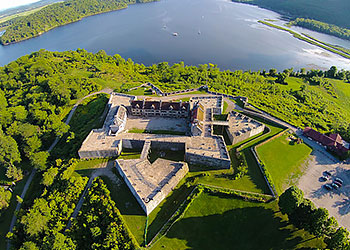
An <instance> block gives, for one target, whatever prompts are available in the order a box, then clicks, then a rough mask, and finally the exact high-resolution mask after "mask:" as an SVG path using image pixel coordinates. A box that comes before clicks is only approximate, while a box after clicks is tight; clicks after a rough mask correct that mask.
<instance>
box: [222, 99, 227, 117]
mask: <svg viewBox="0 0 350 250" xmlns="http://www.w3.org/2000/svg"><path fill="white" fill-rule="evenodd" d="M223 108H224V110H223V111H224V113H225V114H226V110H227V108H228V103H227V102H226V101H224V107H223Z"/></svg>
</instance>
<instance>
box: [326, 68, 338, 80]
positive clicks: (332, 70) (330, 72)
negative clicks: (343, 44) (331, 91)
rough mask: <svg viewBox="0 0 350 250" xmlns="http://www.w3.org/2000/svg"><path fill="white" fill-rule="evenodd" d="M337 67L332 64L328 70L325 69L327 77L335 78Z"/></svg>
mask: <svg viewBox="0 0 350 250" xmlns="http://www.w3.org/2000/svg"><path fill="white" fill-rule="evenodd" d="M337 71H338V69H337V67H335V66H332V67H331V68H330V69H329V70H328V71H327V77H329V78H335V76H336V75H337Z"/></svg>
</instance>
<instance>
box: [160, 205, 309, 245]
mask: <svg viewBox="0 0 350 250" xmlns="http://www.w3.org/2000/svg"><path fill="white" fill-rule="evenodd" d="M287 226H288V224H287V223H286V222H284V221H282V220H281V218H279V217H278V216H275V215H274V211H273V210H272V209H266V208H263V207H244V208H236V209H232V210H229V211H226V212H224V213H222V214H215V215H209V216H203V217H190V218H183V219H181V220H179V221H178V222H176V223H175V224H174V225H173V227H172V228H171V229H170V231H169V232H168V234H167V237H168V238H176V239H179V240H183V241H186V242H187V247H188V248H190V249H201V250H203V249H239V250H242V249H259V250H264V249H266V250H267V249H276V250H280V249H293V248H295V247H296V246H297V245H298V244H299V243H301V242H302V240H303V239H302V238H301V237H300V236H293V231H292V230H290V229H288V228H286V227H287ZM162 247H165V246H162Z"/></svg>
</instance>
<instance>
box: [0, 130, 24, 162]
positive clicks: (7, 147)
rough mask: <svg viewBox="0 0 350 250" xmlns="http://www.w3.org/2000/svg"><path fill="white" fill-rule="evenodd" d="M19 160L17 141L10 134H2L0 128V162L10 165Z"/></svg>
mask: <svg viewBox="0 0 350 250" xmlns="http://www.w3.org/2000/svg"><path fill="white" fill-rule="evenodd" d="M20 161H21V155H20V153H19V151H18V147H17V142H16V141H15V140H14V139H13V138H12V137H11V136H6V135H4V133H3V132H2V130H1V128H0V163H2V164H4V165H6V166H12V165H13V164H14V163H16V162H20Z"/></svg>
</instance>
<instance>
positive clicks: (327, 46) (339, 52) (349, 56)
mask: <svg viewBox="0 0 350 250" xmlns="http://www.w3.org/2000/svg"><path fill="white" fill-rule="evenodd" d="M258 23H261V24H264V25H266V26H269V27H271V28H275V29H278V30H282V31H285V32H288V33H289V34H291V35H292V36H293V37H294V38H296V39H298V40H301V41H304V42H306V43H308V44H311V45H314V46H317V47H319V48H321V49H325V50H327V51H329V52H331V53H334V54H337V55H339V56H341V57H344V58H346V59H350V51H349V52H345V51H342V49H345V48H343V47H340V46H337V47H339V48H335V46H334V45H331V44H329V43H326V42H322V41H320V40H318V39H316V38H313V37H312V36H310V35H306V34H304V33H302V34H300V33H297V32H295V31H293V30H291V29H288V28H285V27H283V26H279V25H276V24H272V23H269V22H266V21H262V20H259V21H258Z"/></svg>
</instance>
